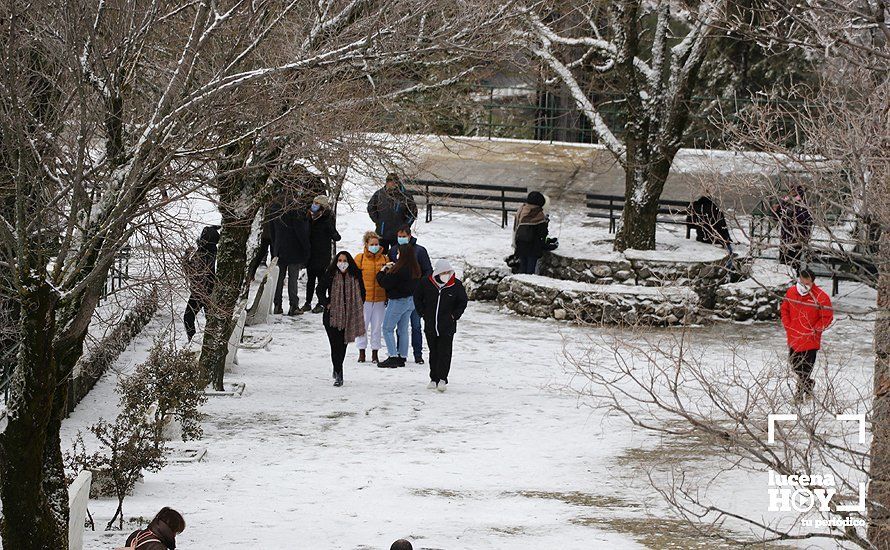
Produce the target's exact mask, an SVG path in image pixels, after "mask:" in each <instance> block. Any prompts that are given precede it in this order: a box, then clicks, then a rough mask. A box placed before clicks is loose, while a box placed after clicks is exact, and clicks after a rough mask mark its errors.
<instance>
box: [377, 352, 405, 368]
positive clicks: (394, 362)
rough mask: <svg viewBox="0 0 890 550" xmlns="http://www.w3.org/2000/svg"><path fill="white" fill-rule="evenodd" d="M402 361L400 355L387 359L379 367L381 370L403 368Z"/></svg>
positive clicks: (378, 364)
mask: <svg viewBox="0 0 890 550" xmlns="http://www.w3.org/2000/svg"><path fill="white" fill-rule="evenodd" d="M401 363H402V362H401V360H400V358H399V356H398V355H393V356H392V357H387V358H386V360H385V361H381V362H379V363H377V366H378V367H380V368H381V369H394V368H396V367H400V366H401Z"/></svg>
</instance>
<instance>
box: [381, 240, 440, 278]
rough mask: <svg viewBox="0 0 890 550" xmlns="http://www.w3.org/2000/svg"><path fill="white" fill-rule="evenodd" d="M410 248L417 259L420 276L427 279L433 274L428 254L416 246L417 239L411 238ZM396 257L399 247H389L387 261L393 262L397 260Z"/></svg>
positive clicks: (424, 249) (422, 248)
mask: <svg viewBox="0 0 890 550" xmlns="http://www.w3.org/2000/svg"><path fill="white" fill-rule="evenodd" d="M411 246H413V247H414V256H415V257H416V258H417V263H418V264H420V276H421V277H429V276H430V275H432V274H433V264H432V262H430V253H429V252H427V251H426V248H424V247H422V246H420V245H419V244H417V237H411ZM398 256H399V247H398V246H393V247H390V249H389V259H390V260H392V261H393V262H394V261H396V260H397V259H398Z"/></svg>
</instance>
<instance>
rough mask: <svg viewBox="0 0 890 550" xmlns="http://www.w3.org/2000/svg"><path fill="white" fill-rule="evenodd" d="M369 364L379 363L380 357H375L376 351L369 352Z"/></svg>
mask: <svg viewBox="0 0 890 550" xmlns="http://www.w3.org/2000/svg"><path fill="white" fill-rule="evenodd" d="M371 362H372V363H379V362H380V357H378V356H377V350H376V349H375V350H371Z"/></svg>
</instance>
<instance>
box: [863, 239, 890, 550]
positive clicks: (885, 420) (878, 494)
mask: <svg viewBox="0 0 890 550" xmlns="http://www.w3.org/2000/svg"><path fill="white" fill-rule="evenodd" d="M880 243H881V244H880V249H879V252H878V258H877V262H875V263H876V264H877V265H878V266H879V268H880V273H879V275H878V301H877V304H878V313H877V319H875V336H874V338H875V374H874V405H873V408H872V416H871V425H872V442H871V468H870V472H869V474H870V475H869V477H870V478H871V481H870V483H869V486H868V499H867V503H868V540H869V541H870V542H871V543H872V544H873V545H874V547H875V548H890V273H888V272H887V269H886V267H885V266H887V260H888V259H890V233H886V232H885V233H884V234H882V235H881V241H880Z"/></svg>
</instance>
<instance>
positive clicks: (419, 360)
mask: <svg viewBox="0 0 890 550" xmlns="http://www.w3.org/2000/svg"><path fill="white" fill-rule="evenodd" d="M414 362H415V363H417V364H418V365H422V364H423V355H415V356H414Z"/></svg>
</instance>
